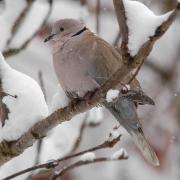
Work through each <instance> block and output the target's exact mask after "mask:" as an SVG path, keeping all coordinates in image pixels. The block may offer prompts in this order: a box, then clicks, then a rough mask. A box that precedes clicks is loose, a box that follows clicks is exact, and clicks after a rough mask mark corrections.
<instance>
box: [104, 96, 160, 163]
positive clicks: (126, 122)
mask: <svg viewBox="0 0 180 180" xmlns="http://www.w3.org/2000/svg"><path fill="white" fill-rule="evenodd" d="M105 106H106V108H108V110H109V111H110V112H111V113H112V114H113V115H114V117H115V118H116V119H117V120H118V121H119V122H120V124H121V125H122V126H123V127H124V128H125V129H126V130H127V131H128V133H129V134H130V135H131V136H132V138H133V140H134V143H135V144H136V146H137V147H138V149H139V150H140V151H141V152H142V154H143V155H144V157H145V159H146V160H147V161H148V162H150V163H151V164H152V165H154V166H158V165H159V160H158V158H157V156H156V153H155V152H154V150H153V148H152V147H151V146H150V144H149V143H148V141H147V140H146V138H145V136H144V133H143V130H142V128H141V124H140V122H139V119H138V116H137V112H136V108H135V105H134V103H133V102H132V101H129V100H128V99H125V98H124V99H119V100H118V101H117V102H116V103H111V104H109V103H105Z"/></svg>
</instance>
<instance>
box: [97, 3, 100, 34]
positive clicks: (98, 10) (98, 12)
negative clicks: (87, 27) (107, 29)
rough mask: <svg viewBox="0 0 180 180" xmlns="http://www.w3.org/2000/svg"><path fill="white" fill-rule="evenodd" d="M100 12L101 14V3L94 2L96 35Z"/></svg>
mask: <svg viewBox="0 0 180 180" xmlns="http://www.w3.org/2000/svg"><path fill="white" fill-rule="evenodd" d="M100 12H101V2H100V0H96V33H97V34H99V32H100Z"/></svg>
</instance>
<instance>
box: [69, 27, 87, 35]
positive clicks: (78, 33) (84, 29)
mask: <svg viewBox="0 0 180 180" xmlns="http://www.w3.org/2000/svg"><path fill="white" fill-rule="evenodd" d="M86 30H87V28H86V27H83V28H82V29H81V30H80V31H78V32H77V33H75V34H73V35H72V37H74V36H78V35H80V34H81V33H83V32H84V31H86Z"/></svg>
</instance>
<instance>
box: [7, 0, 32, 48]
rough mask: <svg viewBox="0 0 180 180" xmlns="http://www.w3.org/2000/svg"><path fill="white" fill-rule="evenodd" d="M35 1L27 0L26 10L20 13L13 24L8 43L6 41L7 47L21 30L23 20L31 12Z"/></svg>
mask: <svg viewBox="0 0 180 180" xmlns="http://www.w3.org/2000/svg"><path fill="white" fill-rule="evenodd" d="M34 2H35V1H34V0H26V3H27V4H26V7H25V8H24V10H23V11H22V12H21V13H20V14H19V16H18V18H17V20H16V21H15V23H14V25H13V26H12V29H11V37H10V38H9V39H8V41H7V43H6V47H8V45H9V44H10V43H11V41H12V39H13V37H14V36H15V35H16V32H17V31H18V30H19V28H20V27H21V25H22V23H23V21H24V20H25V18H26V16H27V14H28V13H29V12H30V10H31V8H32V5H33V3H34Z"/></svg>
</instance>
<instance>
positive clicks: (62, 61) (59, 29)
mask: <svg viewBox="0 0 180 180" xmlns="http://www.w3.org/2000/svg"><path fill="white" fill-rule="evenodd" d="M48 40H51V41H52V42H53V64H54V68H55V71H56V74H57V77H58V80H59V82H60V84H61V86H62V88H63V89H64V91H65V92H66V93H67V95H68V97H70V98H77V97H80V98H82V97H83V96H84V95H85V94H86V93H88V92H89V91H93V90H94V89H96V88H98V87H99V86H101V85H102V84H103V83H104V82H105V81H106V80H107V79H108V78H109V77H110V76H111V75H112V74H113V73H114V72H115V71H116V70H117V69H119V68H120V67H121V66H122V58H121V55H120V53H119V52H118V51H117V50H116V49H115V48H113V47H112V46H111V45H110V44H108V43H107V42H106V41H104V40H103V39H101V38H99V37H98V36H96V35H95V34H94V33H92V32H91V31H90V30H89V29H87V28H86V27H85V25H84V23H83V22H81V21H79V20H74V19H62V20H59V21H57V22H56V23H55V24H54V26H53V29H52V34H51V35H50V36H49V37H48V38H47V39H46V40H45V41H48ZM127 79H128V77H127V78H126V80H127ZM117 88H118V89H120V88H121V85H120V84H119V85H118V86H117ZM131 88H132V89H136V88H139V85H138V82H137V80H134V81H133V82H132V83H131ZM104 105H105V106H106V108H107V109H108V110H109V111H110V112H111V113H112V114H113V115H114V117H115V118H116V119H117V120H118V121H119V122H120V124H121V125H122V126H123V127H124V128H125V129H126V130H127V131H128V132H129V134H130V135H131V136H132V137H133V140H134V142H135V144H136V145H137V147H138V148H139V149H140V151H141V152H142V153H143V155H144V157H145V158H146V159H147V160H148V161H149V162H150V163H152V164H153V165H159V161H158V158H157V156H156V154H155V152H154V150H153V149H152V148H151V146H150V145H149V143H148V142H147V140H146V138H145V137H144V133H143V130H142V127H141V124H140V122H139V119H138V116H137V112H136V107H135V104H134V102H132V101H130V100H129V99H126V98H119V100H118V101H117V102H116V103H114V104H108V103H106V102H105V103H104Z"/></svg>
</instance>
